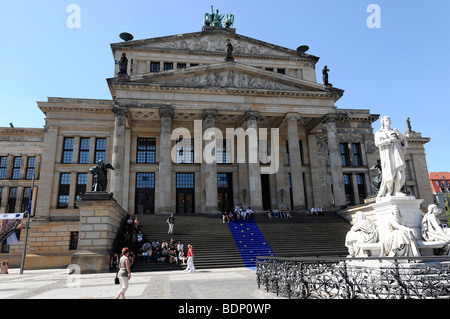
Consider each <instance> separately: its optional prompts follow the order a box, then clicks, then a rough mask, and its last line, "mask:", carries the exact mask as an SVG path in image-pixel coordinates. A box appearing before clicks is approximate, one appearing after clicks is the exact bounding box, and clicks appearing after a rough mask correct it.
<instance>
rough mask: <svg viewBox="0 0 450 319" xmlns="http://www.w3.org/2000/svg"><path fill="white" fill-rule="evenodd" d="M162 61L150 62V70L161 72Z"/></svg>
mask: <svg viewBox="0 0 450 319" xmlns="http://www.w3.org/2000/svg"><path fill="white" fill-rule="evenodd" d="M159 68H160V63H159V62H150V72H159Z"/></svg>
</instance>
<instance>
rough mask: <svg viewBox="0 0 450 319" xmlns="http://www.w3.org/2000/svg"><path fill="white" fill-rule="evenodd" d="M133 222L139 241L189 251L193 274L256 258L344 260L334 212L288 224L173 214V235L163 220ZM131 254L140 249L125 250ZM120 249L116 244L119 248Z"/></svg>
mask: <svg viewBox="0 0 450 319" xmlns="http://www.w3.org/2000/svg"><path fill="white" fill-rule="evenodd" d="M136 216H137V217H138V219H139V221H140V228H141V229H142V231H143V233H144V242H145V241H148V242H150V243H151V242H152V241H153V240H155V239H156V240H157V241H158V242H159V243H162V242H163V241H164V240H166V241H168V242H170V239H171V237H173V238H174V240H176V241H177V242H178V241H181V242H182V243H183V244H184V251H185V254H187V246H188V244H191V245H192V246H193V247H194V254H195V259H194V264H195V267H196V269H208V268H231V267H254V266H255V264H256V258H257V256H270V255H275V256H283V257H293V256H344V255H347V248H346V247H345V245H344V241H345V235H346V233H347V232H348V230H349V229H350V224H349V223H348V222H347V221H346V220H344V219H343V218H342V217H340V216H339V215H337V214H336V213H335V212H325V213H324V214H323V215H322V216H309V215H306V214H305V213H294V214H293V218H290V219H279V218H272V219H269V218H268V217H267V216H266V215H255V218H254V219H253V220H246V221H242V220H237V221H234V222H230V223H222V217H221V216H205V215H203V214H202V215H200V214H192V215H175V226H174V232H173V234H168V233H167V231H168V225H167V222H166V220H167V217H168V216H165V215H132V217H133V219H134V218H135V217H136ZM128 246H129V247H130V248H131V249H132V250H134V251H135V253H137V252H138V250H139V247H140V246H141V244H139V245H138V244H134V245H128ZM121 247H123V243H121V242H119V244H118V249H120V248H121ZM185 267H186V266H182V265H180V264H175V263H172V264H171V263H169V261H168V260H165V261H148V262H138V261H137V258H136V262H135V263H134V265H133V271H159V270H164V271H167V270H180V269H184V268H185Z"/></svg>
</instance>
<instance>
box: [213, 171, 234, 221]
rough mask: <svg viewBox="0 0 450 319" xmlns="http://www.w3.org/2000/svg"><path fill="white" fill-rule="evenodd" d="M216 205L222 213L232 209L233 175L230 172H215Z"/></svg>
mask: <svg viewBox="0 0 450 319" xmlns="http://www.w3.org/2000/svg"><path fill="white" fill-rule="evenodd" d="M217 206H218V208H219V211H221V212H222V213H223V212H225V211H227V212H229V211H233V210H234V206H233V176H232V174H231V173H218V174H217Z"/></svg>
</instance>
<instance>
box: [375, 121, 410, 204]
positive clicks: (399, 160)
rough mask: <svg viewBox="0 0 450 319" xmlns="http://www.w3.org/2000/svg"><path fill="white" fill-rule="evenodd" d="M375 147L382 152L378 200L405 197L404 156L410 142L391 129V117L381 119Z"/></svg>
mask: <svg viewBox="0 0 450 319" xmlns="http://www.w3.org/2000/svg"><path fill="white" fill-rule="evenodd" d="M375 145H376V146H377V147H378V148H379V150H380V163H381V171H382V181H381V185H380V189H379V191H378V195H377V199H379V198H381V197H386V196H404V195H405V194H404V193H402V192H401V189H402V188H403V186H404V185H405V181H406V178H405V169H406V162H405V158H404V154H405V151H406V148H407V147H408V141H407V139H406V137H405V136H404V135H403V134H401V133H400V132H399V131H398V130H397V129H391V119H390V117H389V116H384V117H382V118H381V129H380V130H379V131H378V132H376V133H375Z"/></svg>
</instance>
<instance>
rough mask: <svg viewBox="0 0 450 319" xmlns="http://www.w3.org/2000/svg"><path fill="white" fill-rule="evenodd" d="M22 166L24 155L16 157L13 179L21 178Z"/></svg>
mask: <svg viewBox="0 0 450 319" xmlns="http://www.w3.org/2000/svg"><path fill="white" fill-rule="evenodd" d="M21 166H22V156H16V157H14V166H13V174H12V179H19V178H20V167H21Z"/></svg>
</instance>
